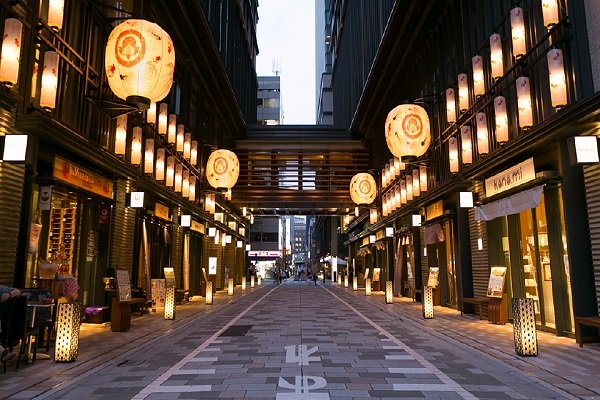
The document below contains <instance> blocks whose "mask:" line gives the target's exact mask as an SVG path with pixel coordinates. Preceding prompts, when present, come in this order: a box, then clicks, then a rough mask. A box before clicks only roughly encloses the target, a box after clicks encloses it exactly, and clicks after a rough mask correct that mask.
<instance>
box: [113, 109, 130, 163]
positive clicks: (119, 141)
mask: <svg viewBox="0 0 600 400" xmlns="http://www.w3.org/2000/svg"><path fill="white" fill-rule="evenodd" d="M126 146H127V114H123V115H119V116H118V117H117V128H116V130H115V154H117V155H124V154H125V148H126Z"/></svg>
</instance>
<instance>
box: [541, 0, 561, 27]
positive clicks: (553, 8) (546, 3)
mask: <svg viewBox="0 0 600 400" xmlns="http://www.w3.org/2000/svg"><path fill="white" fill-rule="evenodd" d="M542 14H543V16H544V26H545V27H546V28H548V29H550V28H551V27H552V26H554V25H556V24H558V1H557V0H542Z"/></svg>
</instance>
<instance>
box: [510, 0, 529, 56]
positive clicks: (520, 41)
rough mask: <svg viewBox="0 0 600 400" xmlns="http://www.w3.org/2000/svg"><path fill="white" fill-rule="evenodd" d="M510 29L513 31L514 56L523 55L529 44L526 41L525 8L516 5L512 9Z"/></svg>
mask: <svg viewBox="0 0 600 400" xmlns="http://www.w3.org/2000/svg"><path fill="white" fill-rule="evenodd" d="M510 29H511V33H512V44H513V56H514V57H515V58H519V57H522V56H523V55H525V53H527V44H526V42H525V19H524V17H523V9H522V8H521V7H515V8H513V9H512V10H510Z"/></svg>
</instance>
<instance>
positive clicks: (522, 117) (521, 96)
mask: <svg viewBox="0 0 600 400" xmlns="http://www.w3.org/2000/svg"><path fill="white" fill-rule="evenodd" d="M516 86H517V105H518V107H519V126H520V127H521V128H528V127H530V126H531V125H533V112H532V110H531V89H530V88H529V78H527V77H525V76H522V77H520V78H517V82H516Z"/></svg>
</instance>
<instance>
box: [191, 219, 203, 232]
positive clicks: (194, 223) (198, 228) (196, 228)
mask: <svg viewBox="0 0 600 400" xmlns="http://www.w3.org/2000/svg"><path fill="white" fill-rule="evenodd" d="M190 229H191V230H193V231H194V232H198V233H205V230H204V224H201V223H200V222H198V221H194V220H192V223H191V225H190Z"/></svg>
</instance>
